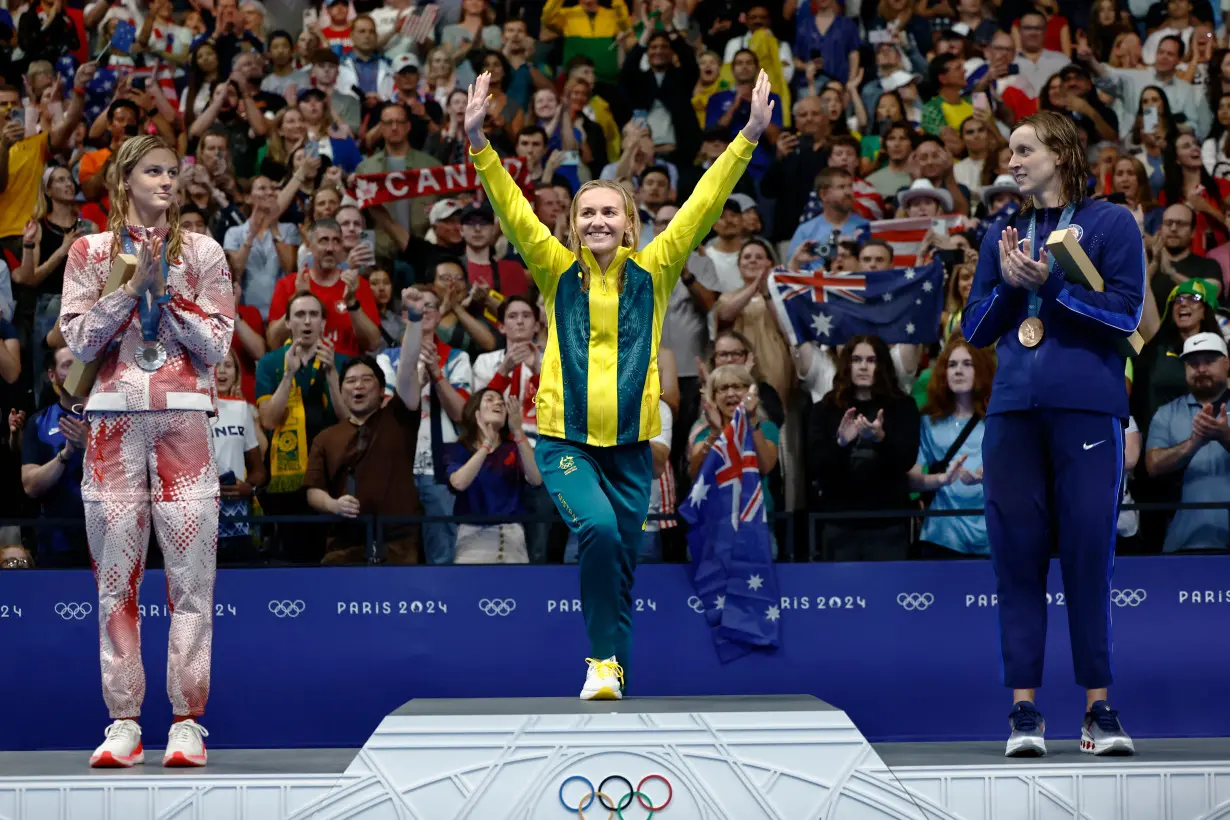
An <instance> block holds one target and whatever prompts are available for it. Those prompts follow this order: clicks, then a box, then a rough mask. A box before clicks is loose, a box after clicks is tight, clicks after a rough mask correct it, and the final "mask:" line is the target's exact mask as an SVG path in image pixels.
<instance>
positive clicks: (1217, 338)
mask: <svg viewBox="0 0 1230 820" xmlns="http://www.w3.org/2000/svg"><path fill="white" fill-rule="evenodd" d="M1193 353H1220V354H1221V355H1222V356H1225V355H1226V340H1225V339H1223V338H1222V337H1221V334H1220V333H1197V334H1195V335H1194V336H1189V337H1188V339H1187V341H1186V342H1184V343H1183V352H1182V353H1181V354H1180V355H1179V358H1186V357H1187V356H1190V355H1191V354H1193Z"/></svg>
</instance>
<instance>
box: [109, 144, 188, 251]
mask: <svg viewBox="0 0 1230 820" xmlns="http://www.w3.org/2000/svg"><path fill="white" fill-rule="evenodd" d="M158 150H163V151H170V152H171V154H172V155H173V156H174V157H175V159H176V161H177V162H178V160H179V152H178V151H176V150H175V149H174V148H172V147H171V146H170V145H169V144H168V143H167V141H166V140H164V139H163V138H162V137H157V136H153V135H151V134H147V135H145V136H141V137H130V138H128V139H126V140H124V142H123V143H122V144H121V145H120V148H119V150H118V151H116V152H115V156H114V160H115V161H114V162H112V163H111V167H110V168H108V169H107V188H108V189H109V191H108V192H109V193H110V196H111V213H110V215H108V217H107V230H109V231H111V258H112V259H114V258H115V257H116V256H118V255H119V254H120V252H121V250H122V245H121V242H120V237H121V236H123V234H124V231H126V230H128V185H127V182H128V177H129V176H130V175H131V174H132V171H133V169H134V168H136V167H137V163H138V162H140V161H141V158H142V157H144V156H145V155H146V154H148V153H150V152H151V151H158ZM167 228H168V230H167V244H166V249H167V259H168V260H170V262H171V264H175V263H177V262H178V261H179V259H180V257H181V256H182V255H183V250H184V234H183V231H181V230H180V228H179V197H177V196H173V197H171V206H170V207H169V208H167Z"/></svg>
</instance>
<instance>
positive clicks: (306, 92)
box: [298, 86, 329, 102]
mask: <svg viewBox="0 0 1230 820" xmlns="http://www.w3.org/2000/svg"><path fill="white" fill-rule="evenodd" d="M308 97H319V98H320V99H322V100H327V99H328V98H329V97H328V95H327V94H325V92H324V91H322V90H321V89H319V88H316V87H314V86H309V87H307V88H303V89H300V90H299V96H298V100H299V101H300V102H302V101H303V100H306V99H307V98H308Z"/></svg>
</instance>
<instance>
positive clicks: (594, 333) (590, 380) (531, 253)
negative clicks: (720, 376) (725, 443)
mask: <svg viewBox="0 0 1230 820" xmlns="http://www.w3.org/2000/svg"><path fill="white" fill-rule="evenodd" d="M755 147H756V146H755V143H752V142H749V141H748V140H747V139H745V138H744V137H743V135H742V134H740V135H738V136H736V137H735V139H734V141H733V142H731V143H730V147H728V148H727V149H726V152H725V153H724V154H722V156H721V157H719V158H718V160H717V161H716V162H715V163H713V165H712V166H710V168H709V170H708V171H706V172H705V175H704V176H703V177H701V180H700V182H699V183H698V184H697V185H696V190H695V191H694V192H693V194H692V196H691V197H689V198H688V201H687V202H685V203H684V205H683V207H682V208H680V209H679V213H678V214H676V215H675V217H674V219H672V220H671V223H670V226H669V227H667V229H666V230H665V231H663V232H662V233H661V234H659V235H658V236H657V237H655V238H654V240H653V241H652V242H650V243H649V244H648V245H647V246H646V247H645V249H644V250H642V251H639V252H638V251H636V250H635V249H633V248H627V247H623V248H620V249H619V251H618V252H617V253H616V255H615V259H614V260H613V261H612V262H611V265H610V267H609V268H607V270H605V271H602V270H600V269H599V267H598V263H597V261H595V259H594V256H593V254H592V253H590V251H589V249H588V248H582V251H581V252H582V254H584V259H585V264H586V266H587V267H588V268H589V270H590V272H591V274H590V277H589V290H588V291H585V290H582V288H581V279H582V274H581V265H580V263H579V261H578V260H577V257H576V255H575V254H573V253H572V252H571V251H569V250H568V249H567V248H566V247H564V245H563V244H561V243H560V242H559V240H557V239H556V238H555V237H554V236H553V235H552V234H551V231H550V230H548V229H547V227H546V226H545V225H543V224H542V222H540V221H539V220H538V217H537V216H535V214H534V210H533V208H531V207H530V204H529V203H528V202H527V201H526V200H525V197H524V196H523V195H522V193H521V190H520V189H519V188H518V187H517V184H516V183H515V182H513V179H512V177H510V176H509V175H508V172H507V171H506V170H504V166H502V165H501V164H500V158H499V156H498V155H497V154H496V153H495V151H494V150H493V149H492V148H491V146H490V145H488V146H486V147H485V148H483V150H482V151H479V152H478V153H476V154H472V158H473V160H474V167H475V168H476V169H477V170H478V175H479V178H480V179H481V180H482V183H483V187H484V188H486V190H487V196H488V197H489V198H490V199H491V205H492V208H494V210H495V213H496V215H497V216H498V217H499V219H500V224H501V225H503V226H504V233H505V235H506V236H507V237H508V239H509V241H510V242H512V244H513V246H514V247H516V249H517V250H518V252H520V254H521V258H522V259H523V260H524V262H525V264H526V267H527V268H528V269H529V271H530V274H531V275H532V276H533V277H534V283H535V284H536V285H537V286H538V290H539V292H541V293H542V295H543V299H544V301H545V304H546V314H547V349H546V352H545V353H544V355H543V359H542V371H541V375H540V379H539V385H538V396H537V398H536V400H535V402H536V404H537V409H538V434H539V435H540V436H553V437H555V438H562V439H567V440H569V441H575V442H580V443H584V444H591V445H594V446H598V447H611V446H615V445H619V444H631V443H633V442H637V441H647V440H649V439H651V438H653V437H654V436H656V435H658V434H659V433H660V432H661V424H662V422H661V419H660V418H659V416H658V396H659V394H660V392H661V387H660V384H659V381H658V342H659V340H660V339H661V337H662V322H663V320H664V319H665V317H666V304H667V301H668V300H669V299H670V294H671V291H672V290H674V287H675V283H676V282H677V281H678V279H679V274H680V273H681V272H682V271H683V266H684V263H685V262H687V259H688V256H689V255H691V253H692V251H694V250H695V249H696V246H697V245H699V244H700V243H701V240H703V239H704V238H705V236H706V235H707V234H708V233H709V229H710V228H712V227H713V223H715V222H717V220H718V217H720V216H721V215H722V208H723V206H724V205H725V204H726V200H727V198H729V196H730V193H731V191H732V190H733V189H734V187H735V183H736V182H738V181H739V177H740V176H742V175H743V171H744V169H745V168H746V167H747V163H748V161H749V160H750V159H751V158H752V151H753V149H754V148H755ZM620 266H623V269H624V289H623V292H622V293H620V292H619V290H618V282H619V276H618V271H619V269H620Z"/></svg>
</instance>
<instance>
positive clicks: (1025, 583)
mask: <svg viewBox="0 0 1230 820" xmlns="http://www.w3.org/2000/svg"><path fill="white" fill-rule="evenodd" d="M982 459H983V485H984V487H983V489H984V491H985V496H986V517H987V533H988V535H989V536H990V540H991V562H992V564H993V566H994V568H995V577H996V582H997V585H998V599H999V634H1000V648H1001V651H1002V653H1003V665H1004V685H1005V686H1008V687H1010V688H1013V689H1035V688H1037V687H1038V686H1040V685H1041V684H1042V665H1043V654H1044V650H1045V647H1046V616H1047V606H1046V576H1047V570H1048V569H1049V568H1050V551H1051V544H1052V543H1056V544H1058V547H1059V565H1060V568H1061V570H1062V572H1063V588H1064V594H1065V598H1066V604H1067V606H1066V607H1065V608H1066V610H1067V615H1068V632H1069V635H1070V636H1071V641H1072V664H1073V667H1074V668H1075V671H1076V682H1077V683H1078V684H1079V685H1081V686H1083V687H1084V688H1086V689H1099V688H1102V687H1105V686H1109V685H1110V684H1111V681H1112V675H1111V646H1110V644H1111V622H1110V620H1111V619H1110V578H1111V572H1112V569H1113V567H1114V560H1115V527H1116V523H1117V519H1118V516H1119V501H1120V481H1121V479H1122V475H1123V423H1122V421H1121V420H1120V419H1119V418H1118V417H1115V416H1110V415H1107V414H1105V413H1089V412H1082V411H1076V410H1034V411H1025V412H1012V413H996V414H993V415H990V416H988V417H987V420H986V432H985V434H984V437H983V442H982Z"/></svg>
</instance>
